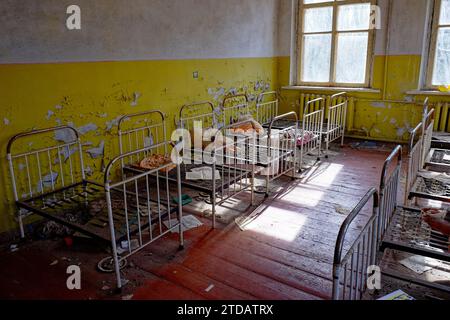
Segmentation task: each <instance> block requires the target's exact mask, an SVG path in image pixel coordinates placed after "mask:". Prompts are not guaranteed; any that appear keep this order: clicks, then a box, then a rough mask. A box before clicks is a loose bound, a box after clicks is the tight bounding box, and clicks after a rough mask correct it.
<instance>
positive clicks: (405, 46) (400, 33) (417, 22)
mask: <svg viewBox="0 0 450 320" xmlns="http://www.w3.org/2000/svg"><path fill="white" fill-rule="evenodd" d="M280 1H281V5H280V28H279V32H278V37H279V39H278V44H279V48H278V53H279V55H281V56H289V53H290V41H291V40H290V38H291V22H290V21H291V12H292V11H291V8H292V0H280ZM428 1H429V0H391V6H392V7H391V19H390V27H389V39H390V40H389V54H390V55H420V54H421V53H422V47H423V46H422V45H423V39H424V30H425V23H426V22H425V21H426V15H427V6H428V5H427V3H428ZM388 3H389V1H388V0H379V1H378V5H379V6H380V9H381V25H382V29H381V30H378V31H377V33H376V43H375V54H376V55H384V54H385V52H386V24H387V21H388V19H387V17H388V14H389V9H388V7H389V6H388Z"/></svg>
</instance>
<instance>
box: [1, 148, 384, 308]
mask: <svg viewBox="0 0 450 320" xmlns="http://www.w3.org/2000/svg"><path fill="white" fill-rule="evenodd" d="M387 154H388V153H387V152H384V151H380V150H377V151H368V150H366V151H364V150H361V151H360V150H354V149H351V148H349V147H346V148H344V149H342V150H341V152H340V154H339V155H336V156H332V157H331V158H330V160H329V162H323V163H322V164H321V165H320V167H319V168H318V169H317V170H315V171H313V172H310V173H309V175H308V177H306V178H305V179H303V180H302V181H295V182H289V183H288V184H287V185H286V188H285V190H284V192H283V193H282V194H281V195H280V196H278V197H276V198H271V199H269V200H267V201H266V202H265V204H264V205H263V206H261V207H259V208H258V210H257V211H256V212H254V213H253V214H252V215H251V217H252V219H248V221H247V222H248V223H246V224H245V227H244V231H242V230H241V229H240V228H239V227H238V226H237V225H236V224H235V223H231V224H229V225H228V226H219V228H218V229H216V230H211V229H210V221H209V220H208V219H204V218H201V220H202V222H204V223H205V224H204V225H203V226H202V227H199V228H197V229H195V230H191V231H188V232H187V233H186V234H185V237H186V245H185V250H183V251H178V250H177V248H178V242H177V235H175V234H174V235H170V236H168V237H166V238H164V239H162V240H160V241H158V242H156V243H154V244H152V245H151V246H149V247H147V248H146V249H145V250H143V251H142V252H141V253H139V254H137V255H135V256H133V257H132V258H131V259H130V261H129V262H130V263H129V264H130V266H129V267H128V268H127V269H125V270H124V277H125V278H126V279H127V280H129V284H128V285H127V286H126V287H125V288H124V291H123V293H122V294H121V295H119V296H117V295H112V294H111V290H109V288H112V287H114V276H113V275H112V274H107V275H105V274H99V273H98V272H96V271H95V265H96V263H97V262H98V261H99V260H100V258H103V257H104V256H105V254H104V253H102V252H88V253H86V252H83V251H81V250H78V251H75V250H74V249H73V248H72V249H68V248H65V247H64V245H62V244H61V242H51V244H50V245H49V244H48V242H43V244H39V243H33V244H32V245H30V246H24V247H23V248H20V250H19V251H18V252H15V253H10V252H2V253H0V283H2V285H1V288H0V297H1V298H16V299H18V298H30V297H31V298H42V299H49V298H50V299H79V298H84V299H88V298H94V299H96V298H99V299H102V298H106V299H121V298H124V297H126V298H127V299H128V298H133V299H327V298H330V294H331V272H332V258H333V250H334V245H335V241H336V237H337V233H338V230H339V227H340V225H341V224H342V222H343V221H344V219H345V217H346V214H348V213H349V211H350V210H351V209H352V208H353V207H354V206H355V205H356V204H357V202H358V201H359V199H361V197H362V196H363V195H364V194H365V193H366V192H367V190H368V189H369V188H370V187H372V186H377V185H378V183H379V176H380V172H381V167H382V165H383V162H384V159H385V158H386V156H387ZM289 181H290V180H289ZM367 213H368V212H364V213H363V214H362V215H361V217H360V218H359V219H358V221H357V223H356V224H355V225H354V226H352V232H353V233H352V234H355V235H356V234H357V232H358V231H359V228H360V227H361V226H362V225H363V223H364V221H365V218H367ZM49 246H51V247H49ZM61 257H71V259H72V260H73V259H75V260H76V261H78V262H79V264H80V266H81V268H82V272H83V278H82V287H83V288H82V290H81V291H79V292H69V291H68V290H67V289H65V279H66V277H67V276H66V274H65V266H66V265H68V264H70V263H71V262H67V261H66V260H62V259H61ZM54 259H56V260H58V261H59V264H57V265H56V266H50V263H51V262H52V261H54Z"/></svg>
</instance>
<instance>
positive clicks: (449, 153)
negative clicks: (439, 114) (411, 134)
mask: <svg viewBox="0 0 450 320" xmlns="http://www.w3.org/2000/svg"><path fill="white" fill-rule="evenodd" d="M424 106H425V109H426V110H428V98H427V99H425V102H424ZM430 112H434V109H433V110H431V111H430ZM432 120H434V117H433V119H432ZM424 121H425V120H424ZM425 126H426V124H425V123H424V128H425ZM433 129H434V126H432V125H429V126H428V127H426V129H425V132H424V133H423V134H424V135H426V139H425V137H424V146H423V155H422V157H423V164H422V167H426V168H429V169H430V170H431V171H439V172H446V173H450V160H447V159H445V157H450V150H448V149H438V148H432V147H431V145H432V140H433Z"/></svg>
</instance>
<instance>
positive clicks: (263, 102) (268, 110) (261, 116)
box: [256, 91, 278, 124]
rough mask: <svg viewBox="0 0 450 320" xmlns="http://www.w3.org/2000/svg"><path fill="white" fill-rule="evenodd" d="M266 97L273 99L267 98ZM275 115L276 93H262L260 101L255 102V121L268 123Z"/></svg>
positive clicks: (276, 106)
mask: <svg viewBox="0 0 450 320" xmlns="http://www.w3.org/2000/svg"><path fill="white" fill-rule="evenodd" d="M268 97H272V98H273V99H272V100H268ZM266 98H267V99H266ZM276 116H278V93H277V92H276V91H270V92H264V93H262V94H261V95H260V102H259V103H257V104H256V121H258V122H259V123H261V124H266V123H270V122H271V121H272V119H273V118H275V117H276Z"/></svg>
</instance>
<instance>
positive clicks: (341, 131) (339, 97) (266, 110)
mask: <svg viewBox="0 0 450 320" xmlns="http://www.w3.org/2000/svg"><path fill="white" fill-rule="evenodd" d="M272 95H273V96H275V99H274V100H269V101H266V102H264V98H265V97H267V96H272ZM346 95H347V93H346V92H340V93H337V94H334V95H332V96H331V97H330V98H329V105H328V106H327V108H326V109H327V110H326V118H325V119H324V120H325V121H324V123H323V125H322V135H323V136H324V139H325V158H328V150H329V149H330V143H332V142H333V141H336V140H338V139H339V138H340V139H341V147H342V146H344V139H345V127H346V121H347V107H348V99H347V97H346ZM317 101H318V100H315V102H317ZM278 103H279V101H278V98H277V92H275V91H271V92H266V93H263V94H261V102H260V103H258V104H257V105H256V119H257V121H258V122H260V123H262V124H263V125H264V126H266V127H267V126H268V125H269V123H270V122H271V120H272V119H273V118H275V117H276V116H277V115H278ZM313 103H314V102H313ZM324 116H325V113H324ZM302 124H303V123H302V122H300V123H299V127H301V126H302ZM288 125H292V124H291V123H289V122H286V121H285V123H282V122H277V123H276V124H275V126H277V127H286V126H288Z"/></svg>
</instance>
